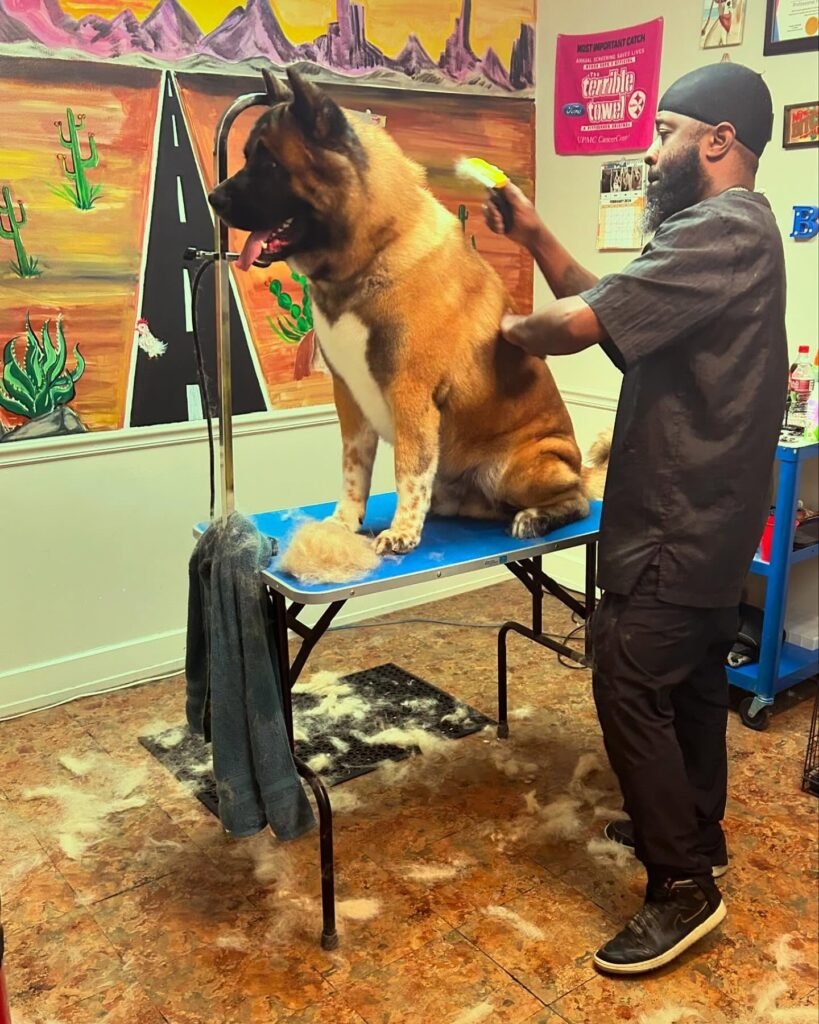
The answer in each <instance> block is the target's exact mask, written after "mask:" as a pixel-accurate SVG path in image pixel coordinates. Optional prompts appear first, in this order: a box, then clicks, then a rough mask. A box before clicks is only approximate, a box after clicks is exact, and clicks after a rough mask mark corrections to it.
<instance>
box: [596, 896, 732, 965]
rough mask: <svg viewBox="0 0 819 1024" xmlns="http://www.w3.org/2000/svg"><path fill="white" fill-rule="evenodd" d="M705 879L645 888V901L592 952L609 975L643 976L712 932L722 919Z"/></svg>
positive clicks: (717, 898) (716, 898) (718, 901)
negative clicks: (625, 922)
mask: <svg viewBox="0 0 819 1024" xmlns="http://www.w3.org/2000/svg"><path fill="white" fill-rule="evenodd" d="M726 913H727V911H726V909H725V904H724V903H723V902H722V896H721V895H720V892H719V889H717V887H716V885H714V883H713V881H712V880H711V879H709V878H708V877H707V876H706V877H703V878H701V879H693V878H688V879H685V880H682V881H673V880H670V879H669V880H668V881H666V882H663V883H662V884H659V885H653V886H652V885H649V888H648V891H647V893H646V901H645V903H644V904H643V907H642V909H641V910H638V911H637V913H636V914H635V915H634V917H632V919H631V920H630V921H629V923H628V924H627V925H626V927H625V928H624V929H623V930H622V931H621V932H619V934H617V935H615V937H614V938H613V939H612V940H611V941H610V942H607V943H606V945H605V946H603V947H602V949H598V950H597V952H596V953H595V954H594V963H595V966H597V967H599V968H600V970H601V971H606V972H607V973H609V974H642V973H643V972H644V971H653V970H655V969H656V968H658V967H662V966H664V965H665V964H667V963H670V962H671V961H672V960H675V959H676V958H677V957H678V956H679V955H680V953H683V952H685V950H686V949H688V948H689V946H693V945H694V943H695V942H698V941H699V940H700V939H701V938H703V937H704V936H705V935H707V934H708V933H709V932H711V931H713V930H714V928H716V927H717V925H718V924H719V923H720V921H722V920H723V919H724V917H725V915H726Z"/></svg>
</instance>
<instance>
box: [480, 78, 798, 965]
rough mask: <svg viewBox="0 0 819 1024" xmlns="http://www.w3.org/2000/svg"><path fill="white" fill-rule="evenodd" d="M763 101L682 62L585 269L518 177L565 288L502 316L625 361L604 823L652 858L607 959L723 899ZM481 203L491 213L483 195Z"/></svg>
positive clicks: (687, 924)
mask: <svg viewBox="0 0 819 1024" xmlns="http://www.w3.org/2000/svg"><path fill="white" fill-rule="evenodd" d="M772 120H773V107H772V102H771V96H770V93H769V92H768V89H767V87H766V86H765V84H764V83H763V81H762V79H761V77H760V76H759V75H757V74H756V73H754V72H753V71H751V70H750V69H748V68H745V67H742V66H741V65H738V64H733V63H725V64H715V65H711V66H709V67H705V68H702V69H700V70H697V71H694V72H691V73H690V74H688V75H685V76H684V77H683V78H681V79H680V80H679V81H678V82H676V83H675V84H674V85H672V86H671V88H670V89H669V90H668V91H667V92H666V94H665V95H664V96H663V98H662V99H661V101H660V108H659V113H658V116H657V139H656V141H655V143H654V145H653V146H652V148H651V150H650V151H649V152H648V153H647V154H646V157H645V162H646V164H647V165H648V181H649V185H648V202H647V220H648V227H649V230H655V229H656V234H655V235H654V238H653V240H652V241H651V242H650V243H649V244H648V245H647V246H646V247H645V249H644V251H643V253H642V255H641V256H639V257H638V258H637V259H636V260H635V261H634V262H633V263H631V265H630V266H628V267H627V268H626V269H625V270H624V271H623V272H622V273H619V274H611V275H609V276H607V277H603V278H601V279H600V280H597V279H596V278H595V277H594V275H593V274H591V273H589V271H587V270H585V269H583V268H582V267H581V266H580V265H579V264H578V263H577V262H576V261H575V260H574V259H573V258H572V257H571V256H570V255H569V253H568V252H567V251H566V249H564V248H563V246H562V245H561V244H560V243H559V242H558V241H557V239H556V238H555V237H554V235H552V233H551V232H550V231H549V230H548V229H547V228H546V227H545V225H544V224H543V223H542V222H541V221H540V220H539V218H538V217H537V214H536V213H535V211H534V208H533V207H532V205H531V204H530V203H529V202H528V201H527V200H526V199H525V197H524V196H523V195H522V193H521V192H520V191H519V190H517V189H515V188H513V187H512V186H509V187H508V188H507V189H506V195H507V196H508V199H509V201H510V203H511V205H512V208H513V227H512V229H511V231H510V232H509V235H510V237H511V238H513V239H515V240H516V241H518V242H519V243H521V244H523V245H525V246H527V247H528V248H529V249H530V250H531V252H532V254H533V256H534V257H535V259H536V261H537V263H538V265H539V267H540V269H541V270H542V272H543V273H544V275H545V277H546V279H547V281H548V282H549V285H550V286H551V288H552V290H553V292H554V294H555V296H556V298H557V301H556V302H553V303H551V304H550V305H548V306H546V307H545V308H543V309H540V310H538V311H536V312H535V313H533V314H532V315H531V316H528V317H520V316H512V315H509V316H507V317H506V318H505V320H504V323H503V333H504V335H505V337H506V339H507V340H508V341H509V342H511V343H512V344H514V345H518V346H520V347H521V348H523V349H525V350H527V351H528V352H531V353H533V354H535V355H538V356H550V355H568V354H571V353H574V352H580V351H581V350H583V349H586V348H589V347H590V346H592V345H600V346H601V347H602V348H603V350H604V351H605V352H606V354H607V355H608V356H609V358H610V359H611V360H612V361H613V362H614V364H615V365H616V366H617V367H618V368H619V369H620V370H621V371H622V372H623V374H624V378H623V385H622V391H621V394H620V401H619V405H618V409H617V418H616V423H615V429H614V437H613V445H612V454H611V462H610V465H609V470H608V478H607V485H606V493H605V500H604V505H603V509H604V511H603V521H602V524H601V532H600V545H599V556H600V557H599V575H598V585H599V586H600V587H601V589H602V590H603V591H604V596H603V600H602V602H601V604H600V605H599V607H598V610H597V612H596V614H595V615H594V618H593V622H592V626H591V629H592V637H593V642H594V652H595V655H594V672H593V688H594V697H595V702H596V705H597V711H598V716H599V719H600V723H601V726H602V730H603V737H604V740H605V744H606V750H607V752H608V755H609V759H610V761H611V764H612V767H613V768H614V771H615V772H616V774H617V776H618V779H619V781H620V786H621V789H622V792H623V798H624V806H625V809H626V811H627V812H628V815H629V817H630V823H627V824H626V825H625V826H623V825H614V824H610V825H609V826H608V827H607V835H608V836H609V838H613V839H615V840H617V841H619V842H622V843H624V844H625V845H629V846H633V847H634V848H635V852H636V854H637V856H638V857H639V859H640V860H641V861H642V862H643V864H644V865H645V867H646V870H647V874H648V886H647V889H646V899H645V904H644V906H643V908H642V909H641V910H640V911H639V912H638V913H637V914H636V915H635V916H634V918H632V920H631V921H630V922H629V923H628V924H627V925H626V927H625V928H624V929H623V930H622V931H621V932H620V933H619V934H617V935H616V936H615V937H614V938H613V939H612V940H611V941H610V942H608V943H607V944H606V945H605V946H603V947H602V948H601V949H600V950H598V952H597V953H596V955H595V963H596V964H597V966H598V967H599V968H600V969H602V970H606V971H610V972H614V973H623V974H636V973H639V972H642V971H646V970H651V969H653V968H655V967H659V966H661V965H663V964H666V963H668V962H669V961H671V960H673V959H674V958H675V957H677V956H678V955H679V954H680V953H682V952H683V950H685V949H687V948H688V947H689V946H691V945H692V944H693V943H694V942H696V941H697V940H698V939H700V938H701V937H702V936H704V935H706V934H707V933H708V932H710V931H711V930H712V929H714V928H715V927H716V926H717V925H718V924H719V922H720V921H721V920H722V919H723V918H724V917H725V913H726V911H725V906H724V904H723V902H722V898H721V896H720V892H719V890H718V888H717V886H716V884H715V881H714V876H715V875H719V874H721V873H722V872H723V871H724V870H725V869H726V866H727V862H728V859H727V850H726V844H725V837H724V835H723V831H722V827H721V821H722V818H723V816H724V811H725V799H726V779H727V755H726V746H725V730H726V723H727V707H728V687H727V682H726V676H725V668H724V662H725V656H726V654H727V653H728V651H729V649H730V647H731V645H732V642H733V641H734V639H735V637H736V630H737V625H738V622H737V618H738V617H737V605H738V603H739V599H740V595H741V591H742V587H743V582H744V580H745V577H746V573H747V569H748V566H749V564H750V561H751V559H752V557H753V554H754V551H755V549H756V546H757V544H758V542H759V538H760V536H761V533H762V527H763V523H764V519H765V515H766V513H767V510H768V494H769V485H770V479H771V473H772V465H773V457H774V452H775V447H776V443H777V438H778V431H779V426H780V424H781V421H782V415H783V410H784V402H785V394H786V378H787V368H788V361H787V341H786V337H785V324H784V315H785V273H784V255H783V247H782V241H781V238H780V234H779V231H778V229H777V226H776V223H775V221H774V218H773V215H772V213H771V209H770V206H769V205H768V202H767V200H766V199H765V198H764V197H763V196H762V195H760V194H758V193H756V192H754V180H755V174H756V169H757V165H758V158H759V156H760V155H761V154H762V151H763V149H764V148H765V145H766V143H767V142H768V141H769V140H770V138H771V127H772ZM486 218H487V222H488V223H489V225H490V227H491V228H492V229H493V230H494V231H496V232H499V233H500V232H502V231H503V223H502V221H501V218H500V217H499V215H498V213H497V211H496V209H495V207H494V205H493V204H492V203H491V202H490V203H489V204H488V205H487V207H486Z"/></svg>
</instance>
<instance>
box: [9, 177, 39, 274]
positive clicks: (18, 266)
mask: <svg viewBox="0 0 819 1024" xmlns="http://www.w3.org/2000/svg"><path fill="white" fill-rule="evenodd" d="M17 206H18V207H19V210H20V214H19V218H18V215H17V211H16V210H15V209H14V203H13V201H12V198H11V190H10V189H9V187H8V185H4V186H3V204H2V206H0V238H8V239H10V240H11V241H13V242H14V250H15V252H16V253H17V260H16V262H15V261H10V262H9V266H10V267H11V269H12V270H13V271H14V273H15V274H16V275H17V276H18V277H39V276H40V274H42V270H40V269H39V267H38V265H37V264H38V263H39V260H38V259H37V258H36V257H34V256H29V255H28V253H27V252H26V247H25V246H24V245H23V239H22V238H21V237H20V228H21V227H24V225H25V224H26V223H27V222H28V215H27V213H26V208H25V206H24V204H23V200H22V199H18V200H17Z"/></svg>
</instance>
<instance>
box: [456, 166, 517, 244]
mask: <svg viewBox="0 0 819 1024" xmlns="http://www.w3.org/2000/svg"><path fill="white" fill-rule="evenodd" d="M455 173H456V174H457V175H458V177H460V178H469V179H470V180H471V181H477V182H478V184H479V185H483V186H484V188H488V189H489V192H490V195H489V201H490V202H491V203H492V204H493V205H494V206H495V207H496V208H497V210H498V213H500V215H501V217H502V218H503V230H504V231H506V232H509V231H510V230H511V228H512V219H513V215H512V207H511V206H510V204H509V200H508V199H507V198H506V196H505V195H504V194H503V190H504V189H505V188H506V186H507V185H508V184H509V176H508V175H507V174H506V173H504V171H502V170H501V169H500V168H499V167H495V165H494V164H490V163H487V161H486V160H481V158H480V157H477V156H472V157H464V158H463V159H461V160H459V161H458V162H457V164H455Z"/></svg>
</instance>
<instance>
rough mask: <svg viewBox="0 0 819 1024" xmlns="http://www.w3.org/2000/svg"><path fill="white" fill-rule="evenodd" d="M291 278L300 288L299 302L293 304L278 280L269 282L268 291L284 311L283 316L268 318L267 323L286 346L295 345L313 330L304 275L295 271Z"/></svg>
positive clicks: (308, 292) (274, 279)
mask: <svg viewBox="0 0 819 1024" xmlns="http://www.w3.org/2000/svg"><path fill="white" fill-rule="evenodd" d="M291 277H292V278H293V280H294V281H295V282H296V284H298V285H300V286H301V302H294V301H293V298H292V296H291V295H289V294H288V293H287V292H286V291H285V290H284V289H283V288H282V283H281V281H279V280H278V278H273V280H272V281H271V282H270V291H271V292H272V294H273V295H275V296H276V298H277V300H278V303H279V306H280V308H281V309H283V310H284V316H278V317H276V321H275V322H274V320H273V317H272V316H269V317H268V318H267V322H268V324H269V325H270V327H271V328H272V329H273V330H274V331H275V332H276V334H278V336H279V337H280V338H281V339H282V341H283V342H284V343H285V344H287V345H297V344H298V343H299V342H300V341H301V340H302V338H303V337H304V336H305V335H306V334H309V333H310V331H312V330H313V306H312V303H311V301H310V286H309V285H308V283H307V278H306V277H305V276H304V274H298V273H296V272H295V271H294V272H293V273H292V274H291Z"/></svg>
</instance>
